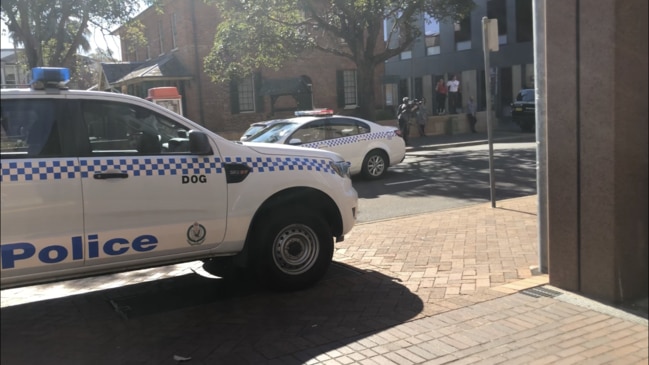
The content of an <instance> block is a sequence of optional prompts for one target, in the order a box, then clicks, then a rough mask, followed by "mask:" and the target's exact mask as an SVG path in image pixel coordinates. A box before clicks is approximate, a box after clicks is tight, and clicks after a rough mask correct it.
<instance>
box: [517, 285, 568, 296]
mask: <svg viewBox="0 0 649 365" xmlns="http://www.w3.org/2000/svg"><path fill="white" fill-rule="evenodd" d="M520 293H521V294H525V295H529V296H530V297H534V298H540V297H546V298H554V297H557V296H559V295H561V294H563V293H561V292H558V291H555V290H550V289H546V288H544V287H540V286H538V287H536V288H530V289H525V290H522V291H521V292H520Z"/></svg>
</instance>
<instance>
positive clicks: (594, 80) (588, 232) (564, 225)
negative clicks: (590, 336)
mask: <svg viewBox="0 0 649 365" xmlns="http://www.w3.org/2000/svg"><path fill="white" fill-rule="evenodd" d="M535 9H536V13H537V14H536V21H537V22H538V24H539V26H540V30H541V32H539V35H541V36H540V37H539V38H540V39H539V40H538V41H539V48H538V52H537V53H538V55H537V65H538V66H539V69H538V73H539V77H538V79H539V84H538V89H537V91H538V93H539V98H538V100H537V116H539V115H541V116H542V118H540V119H539V118H537V119H539V120H538V122H537V123H538V124H537V134H538V136H537V138H538V139H539V140H540V141H541V143H542V145H544V146H545V148H544V149H543V152H542V154H541V155H540V156H539V160H540V162H541V166H540V168H541V169H542V170H543V171H545V175H546V176H545V178H543V179H541V180H540V181H539V184H540V185H539V186H540V189H539V190H540V191H539V198H540V201H539V205H540V206H542V207H544V208H545V209H544V211H543V210H542V211H541V212H540V220H541V223H544V224H541V225H540V226H541V227H542V228H541V232H540V236H541V237H546V238H547V254H548V255H547V269H548V273H549V277H550V283H551V284H552V285H555V286H557V287H560V288H564V289H567V290H571V291H576V292H580V293H583V294H584V295H587V296H590V297H593V298H596V299H599V300H603V301H608V302H613V303H620V302H629V301H634V300H637V299H638V298H646V297H647V290H648V289H647V287H648V283H647V280H648V279H647V278H648V276H649V274H648V270H647V267H648V264H649V254H648V251H649V250H648V244H647V221H648V216H647V211H648V203H647V185H648V182H647V170H648V160H647V152H648V151H647V143H648V141H647V135H648V133H647V132H648V131H647V125H648V107H647V105H648V103H647V100H649V95H648V91H647V90H648V73H647V72H648V71H647V70H648V68H649V67H648V66H649V65H648V62H647V57H648V56H647V54H648V49H647V48H648V47H647V45H648V39H647V34H648V29H647V17H648V16H647V14H648V9H647V1H646V0H589V1H580V0H561V1H541V0H535ZM545 165H547V166H545Z"/></svg>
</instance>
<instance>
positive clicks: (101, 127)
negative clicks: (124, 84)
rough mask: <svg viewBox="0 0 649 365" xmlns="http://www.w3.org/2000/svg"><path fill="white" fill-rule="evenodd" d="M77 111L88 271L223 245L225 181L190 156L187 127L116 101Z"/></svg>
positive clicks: (214, 165)
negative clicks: (81, 133) (82, 144)
mask: <svg viewBox="0 0 649 365" xmlns="http://www.w3.org/2000/svg"><path fill="white" fill-rule="evenodd" d="M79 109H80V114H81V119H82V121H83V122H82V124H83V127H84V129H85V131H86V133H87V144H86V145H87V146H88V149H87V151H86V153H85V154H84V156H82V157H81V158H80V169H81V174H82V188H83V197H84V200H83V203H84V204H83V206H84V212H85V214H84V218H85V232H86V239H87V242H88V243H87V245H88V248H89V249H88V254H87V263H86V264H87V265H89V266H98V265H128V264H129V261H132V262H138V263H146V262H150V261H159V260H161V259H163V257H169V258H171V257H174V258H178V257H190V256H195V255H197V254H202V253H203V252H205V251H206V250H211V249H214V248H215V247H216V246H218V244H219V243H221V242H222V240H223V237H224V234H225V227H226V210H227V185H226V181H225V174H224V173H222V170H221V166H220V157H219V156H218V155H216V154H211V155H206V156H205V155H192V154H191V153H190V152H189V143H188V135H189V133H190V127H189V126H187V125H183V123H182V121H181V120H178V119H176V118H173V117H171V116H168V115H163V113H158V112H157V111H152V110H151V109H149V108H146V107H144V106H142V105H135V104H130V103H126V102H121V101H103V100H102V101H97V100H81V101H80V103H79ZM213 150H214V153H216V149H214V148H213Z"/></svg>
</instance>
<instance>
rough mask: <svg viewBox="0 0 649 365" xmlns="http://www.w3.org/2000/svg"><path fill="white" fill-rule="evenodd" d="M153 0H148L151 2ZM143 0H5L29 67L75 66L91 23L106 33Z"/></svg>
mask: <svg viewBox="0 0 649 365" xmlns="http://www.w3.org/2000/svg"><path fill="white" fill-rule="evenodd" d="M152 2H155V1H154V0H146V1H144V3H146V4H150V3H152ZM141 3H142V1H140V0H119V1H114V0H2V3H1V10H2V20H3V21H4V22H5V24H6V25H7V28H8V30H9V36H10V37H11V38H12V39H13V40H14V41H15V42H17V43H19V44H22V46H23V47H24V49H25V54H26V57H27V63H28V67H29V68H33V67H37V66H53V67H54V66H58V67H68V68H71V69H73V70H74V69H75V67H74V66H75V64H76V56H75V55H76V54H77V52H78V51H79V50H80V49H82V50H84V51H89V50H90V43H89V42H88V38H87V37H88V36H89V35H90V31H89V29H90V26H92V27H93V28H95V29H97V30H99V31H101V32H102V33H104V34H108V33H110V28H112V27H115V26H120V25H122V24H125V23H128V22H129V20H130V19H131V17H133V16H134V15H135V14H136V12H137V11H138V10H139V8H140V5H141Z"/></svg>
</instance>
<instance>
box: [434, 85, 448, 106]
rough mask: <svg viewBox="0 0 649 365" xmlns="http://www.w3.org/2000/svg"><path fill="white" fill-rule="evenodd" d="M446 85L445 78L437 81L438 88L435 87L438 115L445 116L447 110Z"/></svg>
mask: <svg viewBox="0 0 649 365" xmlns="http://www.w3.org/2000/svg"><path fill="white" fill-rule="evenodd" d="M446 93H447V89H446V84H445V83H444V78H443V77H442V78H440V79H439V80H437V87H435V96H436V97H437V115H442V114H444V111H445V110H446Z"/></svg>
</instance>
